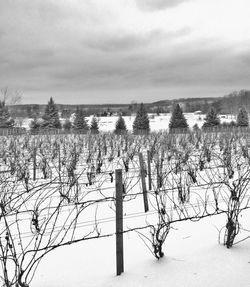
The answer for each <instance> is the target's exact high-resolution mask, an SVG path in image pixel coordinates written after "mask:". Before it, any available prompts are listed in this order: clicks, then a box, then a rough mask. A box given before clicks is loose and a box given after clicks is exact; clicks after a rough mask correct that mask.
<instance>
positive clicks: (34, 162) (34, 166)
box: [33, 145, 36, 180]
mask: <svg viewBox="0 0 250 287" xmlns="http://www.w3.org/2000/svg"><path fill="white" fill-rule="evenodd" d="M33 180H36V146H35V145H34V150H33Z"/></svg>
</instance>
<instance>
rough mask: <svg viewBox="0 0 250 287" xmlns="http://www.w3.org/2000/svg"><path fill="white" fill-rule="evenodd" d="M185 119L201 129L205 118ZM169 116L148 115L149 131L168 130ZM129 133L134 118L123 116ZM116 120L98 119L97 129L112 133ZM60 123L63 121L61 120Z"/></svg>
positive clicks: (225, 119) (26, 123)
mask: <svg viewBox="0 0 250 287" xmlns="http://www.w3.org/2000/svg"><path fill="white" fill-rule="evenodd" d="M184 116H185V118H186V119H187V122H188V125H189V127H190V128H192V127H193V126H194V125H195V124H197V125H198V126H199V127H201V126H202V125H203V123H204V119H205V117H206V115H205V114H203V115H197V114H194V113H184ZM170 117H171V114H162V115H159V116H157V115H155V114H149V121H150V130H151V131H161V130H166V129H168V125H169V121H170ZM123 118H124V120H125V123H126V126H127V129H128V130H129V131H132V129H133V127H132V126H133V122H134V120H135V116H124V117H123ZM86 119H87V121H88V123H89V124H90V122H91V119H92V117H86ZM117 119H118V116H111V117H98V121H99V129H100V131H103V132H110V131H113V130H114V128H115V123H116V121H117ZM220 119H221V123H223V122H227V123H229V122H231V121H232V120H234V121H235V117H234V116H231V115H220ZM31 121H32V119H25V120H24V121H23V123H22V127H24V128H26V129H29V124H30V122H31ZM61 121H62V123H63V122H64V121H65V119H61Z"/></svg>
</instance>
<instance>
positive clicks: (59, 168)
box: [58, 144, 61, 177]
mask: <svg viewBox="0 0 250 287" xmlns="http://www.w3.org/2000/svg"><path fill="white" fill-rule="evenodd" d="M58 171H59V176H60V177H61V145H60V144H59V145H58Z"/></svg>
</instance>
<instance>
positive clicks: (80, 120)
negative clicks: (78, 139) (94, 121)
mask: <svg viewBox="0 0 250 287" xmlns="http://www.w3.org/2000/svg"><path fill="white" fill-rule="evenodd" d="M73 128H74V130H78V131H79V130H81V131H85V132H87V131H88V130H89V127H88V124H87V121H86V119H85V116H84V112H83V110H82V109H79V108H77V110H76V113H75V119H74V123H73Z"/></svg>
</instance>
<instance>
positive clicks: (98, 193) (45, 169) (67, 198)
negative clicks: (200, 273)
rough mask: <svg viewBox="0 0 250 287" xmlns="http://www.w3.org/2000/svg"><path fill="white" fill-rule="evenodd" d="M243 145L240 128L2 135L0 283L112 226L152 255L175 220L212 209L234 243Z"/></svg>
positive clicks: (29, 274)
mask: <svg viewBox="0 0 250 287" xmlns="http://www.w3.org/2000/svg"><path fill="white" fill-rule="evenodd" d="M248 148H249V135H248V134H247V133H244V132H243V131H238V132H236V131H234V132H230V131H227V132H220V133H216V132H207V133H204V132H200V131H198V132H192V133H186V134H168V133H152V134H150V135H144V136H143V135H141V136H134V135H131V134H127V135H123V136H115V135H113V134H109V133H102V134H99V135H89V134H87V135H81V134H70V135H62V134H61V135H60V134H58V135H17V136H11V135H10V136H1V137H0V182H1V195H0V209H1V213H0V214H1V215H0V233H1V236H0V256H1V263H2V265H1V267H2V268H1V273H0V275H1V280H2V284H4V286H21V287H27V286H32V283H31V282H32V279H33V278H34V277H35V276H36V271H37V269H39V263H40V262H41V260H43V259H44V258H45V257H46V256H47V255H48V254H49V253H50V252H51V251H53V250H55V249H57V248H60V247H63V246H65V248H67V246H69V245H72V244H77V243H79V242H80V241H87V240H94V239H101V238H105V237H107V238H108V237H113V236H116V238H117V240H118V242H120V243H118V245H119V246H118V248H121V247H122V246H121V244H122V237H123V235H124V234H128V233H131V232H133V233H135V234H137V235H138V237H139V238H140V240H141V243H142V245H143V246H145V248H148V249H149V251H150V252H151V254H152V255H153V256H154V257H155V258H157V259H160V258H162V257H163V256H164V243H166V239H167V237H168V236H169V234H170V233H171V231H172V230H171V229H172V226H173V224H175V223H178V222H183V221H188V222H191V221H192V222H193V224H196V223H195V222H197V221H201V220H203V219H205V218H207V217H211V216H217V215H220V214H224V215H225V222H224V225H223V226H221V228H220V229H219V230H218V241H219V243H221V244H224V245H225V247H227V248H231V247H233V246H234V245H235V244H238V243H241V242H242V241H244V240H246V239H247V238H249V235H248V231H247V229H246V228H245V227H244V226H243V225H242V224H241V218H242V216H244V211H245V210H247V209H249V207H250V202H249V201H250V191H249V186H250V168H249V167H250V153H249V150H248ZM118 196H119V198H118ZM118 207H119V208H120V209H119V210H120V213H119V211H118ZM123 222H124V224H123ZM123 225H124V226H123ZM115 228H116V229H115ZM239 235H240V236H239ZM114 248H115V246H114ZM121 252H123V250H121ZM166 256H167V254H166ZM119 258H120V257H119V254H118V267H117V268H118V269H117V274H120V273H122V272H123V271H124V269H126V266H123V262H122V261H119V260H121V258H120V259H119ZM119 262H120V263H119ZM83 272H84V271H83Z"/></svg>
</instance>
